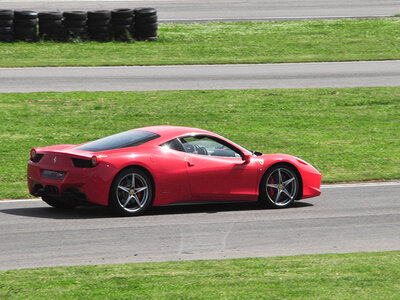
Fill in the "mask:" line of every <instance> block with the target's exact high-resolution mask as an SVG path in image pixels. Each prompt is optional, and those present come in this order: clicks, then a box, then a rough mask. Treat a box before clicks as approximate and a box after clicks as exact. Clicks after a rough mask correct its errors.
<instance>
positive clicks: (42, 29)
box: [38, 11, 65, 41]
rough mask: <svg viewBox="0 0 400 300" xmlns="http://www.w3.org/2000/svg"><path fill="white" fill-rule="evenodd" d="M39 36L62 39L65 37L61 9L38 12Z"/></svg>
mask: <svg viewBox="0 0 400 300" xmlns="http://www.w3.org/2000/svg"><path fill="white" fill-rule="evenodd" d="M38 17H39V37H40V38H42V39H43V40H50V41H62V40H64V37H65V32H64V27H63V24H62V20H63V15H62V13H61V12H59V11H45V12H40V13H39V14H38Z"/></svg>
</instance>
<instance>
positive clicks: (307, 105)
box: [0, 87, 400, 199]
mask: <svg viewBox="0 0 400 300" xmlns="http://www.w3.org/2000/svg"><path fill="white" fill-rule="evenodd" d="M0 110H1V114H0V124H2V125H1V127H0V145H1V147H0V199H4V198H22V197H27V196H29V195H28V192H27V187H26V164H27V161H28V158H29V150H30V149H31V148H32V147H38V146H48V145H54V144H78V143H83V142H86V141H89V140H94V139H97V138H100V137H103V136H106V135H110V134H113V133H117V132H120V131H124V130H128V129H131V128H135V127H141V126H148V125H159V124H171V125H182V126H192V127H199V128H204V129H208V130H210V131H214V132H217V133H219V134H221V135H224V136H225V137H227V138H229V139H231V140H233V141H235V142H237V143H239V144H241V145H243V146H244V147H246V148H248V149H253V150H258V151H261V152H264V153H277V152H278V153H288V154H292V155H296V156H298V157H301V158H303V159H305V160H306V161H308V162H310V163H311V164H313V165H314V166H315V167H316V168H317V169H319V170H320V172H321V173H322V175H323V181H324V182H335V181H336V182H337V181H359V180H376V179H378V180H379V179H397V178H400V168H399V165H400V131H399V126H400V114H399V112H400V87H387V88H345V89H275V90H208V91H157V92H70V93H26V94H25V93H17V94H0Z"/></svg>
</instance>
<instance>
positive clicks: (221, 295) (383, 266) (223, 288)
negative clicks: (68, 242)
mask: <svg viewBox="0 0 400 300" xmlns="http://www.w3.org/2000/svg"><path fill="white" fill-rule="evenodd" d="M399 265H400V252H399V251H393V252H375V253H352V254H330V255H307V256H293V257H274V258H248V259H230V260H209V261H185V262H183V261H181V262H163V263H142V264H125V265H102V266H78V267H62V268H60V267H59V268H40V269H27V270H13V271H3V272H0V279H1V280H0V298H1V299H288V298H291V299H292V298H293V299H398V298H399V297H400V269H399V267H398V266H399Z"/></svg>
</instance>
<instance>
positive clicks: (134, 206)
mask: <svg viewBox="0 0 400 300" xmlns="http://www.w3.org/2000/svg"><path fill="white" fill-rule="evenodd" d="M152 201H153V186H152V183H151V180H150V178H149V176H148V175H147V174H146V173H145V172H143V171H141V170H138V169H135V168H127V169H125V170H123V171H122V172H120V173H119V174H118V175H117V176H116V177H115V179H114V181H113V184H112V186H111V190H110V198H109V207H110V208H111V209H112V210H113V211H114V212H115V213H116V214H118V215H120V216H136V215H139V214H141V213H143V212H144V211H145V210H146V209H147V208H148V207H149V206H150V205H151V203H152Z"/></svg>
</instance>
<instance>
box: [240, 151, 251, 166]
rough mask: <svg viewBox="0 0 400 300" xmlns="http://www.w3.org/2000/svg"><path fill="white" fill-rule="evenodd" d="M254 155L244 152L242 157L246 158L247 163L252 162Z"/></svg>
mask: <svg viewBox="0 0 400 300" xmlns="http://www.w3.org/2000/svg"><path fill="white" fill-rule="evenodd" d="M251 157H252V155H251V154H247V153H243V156H242V159H243V160H244V163H245V164H248V163H250V160H251Z"/></svg>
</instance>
